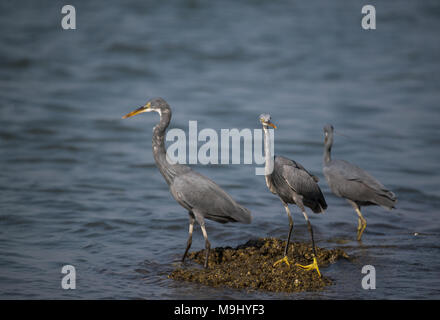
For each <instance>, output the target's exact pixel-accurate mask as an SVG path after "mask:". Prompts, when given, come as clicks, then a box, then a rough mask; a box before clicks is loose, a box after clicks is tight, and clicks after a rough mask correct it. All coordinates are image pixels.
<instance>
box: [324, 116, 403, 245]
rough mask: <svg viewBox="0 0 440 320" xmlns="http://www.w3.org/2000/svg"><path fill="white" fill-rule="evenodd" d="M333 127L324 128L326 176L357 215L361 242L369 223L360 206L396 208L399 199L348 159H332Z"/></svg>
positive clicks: (358, 233) (358, 238) (336, 191)
mask: <svg viewBox="0 0 440 320" xmlns="http://www.w3.org/2000/svg"><path fill="white" fill-rule="evenodd" d="M333 131H334V129H333V126H332V125H329V124H328V125H326V126H325V127H324V135H325V138H324V168H323V172H324V176H325V179H326V180H327V183H328V185H329V186H330V189H331V190H332V192H333V193H334V194H335V195H336V196H338V197H341V198H345V199H346V200H347V201H348V203H350V204H351V205H352V206H353V208H354V210H355V211H356V213H357V215H358V222H359V224H358V229H357V240H358V241H361V239H362V233H363V232H364V230H365V228H366V227H367V221H366V220H365V218H364V217H363V216H362V213H361V206H369V205H379V206H382V207H384V208H386V209H389V210H391V209H393V208H394V204H395V203H396V201H397V199H396V196H395V194H394V193H393V192H391V191H389V190H387V189H386V188H385V187H384V186H383V184H382V183H380V182H379V181H378V180H377V179H375V178H374V177H373V176H371V175H370V174H369V173H368V172H366V171H365V170H362V169H361V168H359V167H358V166H355V165H354V164H351V163H349V162H347V161H345V160H332V159H331V149H332V145H333Z"/></svg>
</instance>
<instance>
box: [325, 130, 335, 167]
mask: <svg viewBox="0 0 440 320" xmlns="http://www.w3.org/2000/svg"><path fill="white" fill-rule="evenodd" d="M332 145H333V137H332V136H331V135H329V137H328V141H327V142H326V143H325V145H324V164H327V163H329V162H330V161H331V160H332V156H331V152H332Z"/></svg>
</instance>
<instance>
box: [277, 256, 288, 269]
mask: <svg viewBox="0 0 440 320" xmlns="http://www.w3.org/2000/svg"><path fill="white" fill-rule="evenodd" d="M282 262H284V263H285V264H287V265H288V266H289V267H290V263H289V260H288V259H287V256H284V258H283V259H280V260H278V261H277V262H275V263H274V264H273V266H274V267H275V266H276V265H277V264H280V263H282Z"/></svg>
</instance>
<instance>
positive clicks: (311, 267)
mask: <svg viewBox="0 0 440 320" xmlns="http://www.w3.org/2000/svg"><path fill="white" fill-rule="evenodd" d="M299 207H300V208H301V210H302V213H303V215H304V218H305V219H306V221H307V228H308V229H309V232H310V236H311V237H312V248H313V263H312V264H309V265H306V266H303V265H301V264H298V263H297V264H296V265H297V266H298V267H301V268H303V269H305V270H316V272H318V275H319V276H320V277H321V272H319V268H318V260H316V247H315V239H314V238H313V228H312V224H311V223H310V221H309V217H308V216H307V213H306V211H305V210H304V206H303V205H300V206H299Z"/></svg>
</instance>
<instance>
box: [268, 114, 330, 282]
mask: <svg viewBox="0 0 440 320" xmlns="http://www.w3.org/2000/svg"><path fill="white" fill-rule="evenodd" d="M259 119H260V122H261V124H262V125H263V131H264V153H265V159H266V165H265V178H266V184H267V187H268V188H269V190H270V191H271V192H272V193H273V194H276V195H278V196H279V197H280V199H281V202H282V203H283V206H284V208H285V209H286V212H287V216H288V218H289V234H288V236H287V243H286V247H285V249H284V257H283V258H282V259H280V260H278V261H277V262H275V264H274V266H276V265H277V264H279V263H282V262H284V263H286V264H287V265H288V266H290V263H289V260H288V258H287V253H288V249H289V242H290V236H291V234H292V229H293V219H292V215H291V213H290V209H289V206H288V203H294V204H296V205H297V206H298V207H299V208H300V210H301V212H302V214H303V215H304V218H305V219H306V221H307V228H308V230H309V232H310V236H311V238H312V246H313V263H312V264H310V265H307V266H303V265H300V264H296V265H297V266H299V267H302V268H304V269H306V270H316V271H317V272H318V275H319V276H321V273H320V272H319V268H318V261H317V260H316V248H315V240H314V238H313V229H312V225H311V223H310V221H309V218H308V216H307V213H306V211H305V207H304V206H307V207H309V208H310V209H312V211H313V212H314V213H321V212H324V210H325V209H326V208H327V203H326V202H325V199H324V196H323V194H322V192H321V189H320V188H319V186H318V184H317V182H318V178H317V177H315V176H313V175H311V174H310V173H309V172H307V170H306V169H304V167H303V166H302V165H300V164H299V163H298V162H295V161H293V160H290V159H287V158H284V157H281V156H275V157H274V159H273V158H272V155H271V144H270V135H269V127H272V128H274V129H276V126H275V125H274V124H273V123H272V122H271V117H270V115H269V114H262V115H260V118H259Z"/></svg>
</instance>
